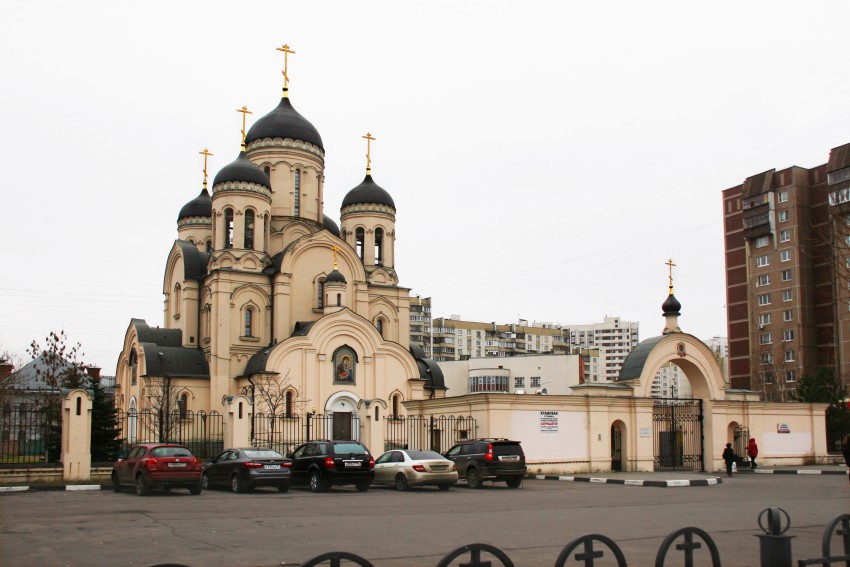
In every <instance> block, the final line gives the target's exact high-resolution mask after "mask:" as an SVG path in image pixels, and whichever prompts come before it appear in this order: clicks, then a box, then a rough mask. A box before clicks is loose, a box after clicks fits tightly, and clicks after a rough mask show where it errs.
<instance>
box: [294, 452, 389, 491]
mask: <svg viewBox="0 0 850 567" xmlns="http://www.w3.org/2000/svg"><path fill="white" fill-rule="evenodd" d="M287 457H289V458H290V459H292V477H291V479H292V484H307V485H308V486H309V487H310V490H312V491H313V492H324V491H325V490H327V489H328V488H330V487H331V486H333V485H336V484H353V485H354V486H356V487H357V490H359V491H360V492H366V491H367V490H369V485H370V484H372V479H373V478H374V477H375V459H373V458H372V455H371V454H369V449H367V448H366V446H365V445H363V444H362V443H360V442H358V441H330V440H328V439H320V440H316V441H308V442H307V443H304V444H303V445H300V446H298V447H297V448H296V449H295V450H294V451H293V452H292V453H289V454H288V455H287Z"/></svg>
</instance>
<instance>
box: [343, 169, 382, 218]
mask: <svg viewBox="0 0 850 567" xmlns="http://www.w3.org/2000/svg"><path fill="white" fill-rule="evenodd" d="M365 204H378V205H387V206H388V207H392V208H393V209H395V202H394V201H393V198H392V197H390V194H389V193H387V191H386V189H384V188H383V187H381V186H380V185H378V184H377V183H375V182H374V181H372V176H371V175H368V174H367V175H366V178H365V179H363V183H361V184H360V185H358V186H357V187H355V188H354V189H352V190H351V191H349V192H348V194H347V195H346V196H345V199H343V200H342V208H345V207H347V206H348V205H365Z"/></svg>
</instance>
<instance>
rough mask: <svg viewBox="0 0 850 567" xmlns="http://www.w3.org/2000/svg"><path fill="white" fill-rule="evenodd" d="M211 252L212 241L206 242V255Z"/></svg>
mask: <svg viewBox="0 0 850 567" xmlns="http://www.w3.org/2000/svg"><path fill="white" fill-rule="evenodd" d="M212 251H213V245H212V240H207V254H209V253H211V252H212Z"/></svg>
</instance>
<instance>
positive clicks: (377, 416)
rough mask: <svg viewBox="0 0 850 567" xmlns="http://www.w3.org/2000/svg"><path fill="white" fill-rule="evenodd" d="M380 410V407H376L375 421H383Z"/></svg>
mask: <svg viewBox="0 0 850 567" xmlns="http://www.w3.org/2000/svg"><path fill="white" fill-rule="evenodd" d="M379 409H380V406H378V405H376V406H375V421H378V420H379V419H381V414H380V413H378V410H379Z"/></svg>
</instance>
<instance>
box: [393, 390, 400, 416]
mask: <svg viewBox="0 0 850 567" xmlns="http://www.w3.org/2000/svg"><path fill="white" fill-rule="evenodd" d="M392 401H393V404H392V405H393V417H394V418H398V412H399V395H398V394H396V395H394V396H393V400H392Z"/></svg>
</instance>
